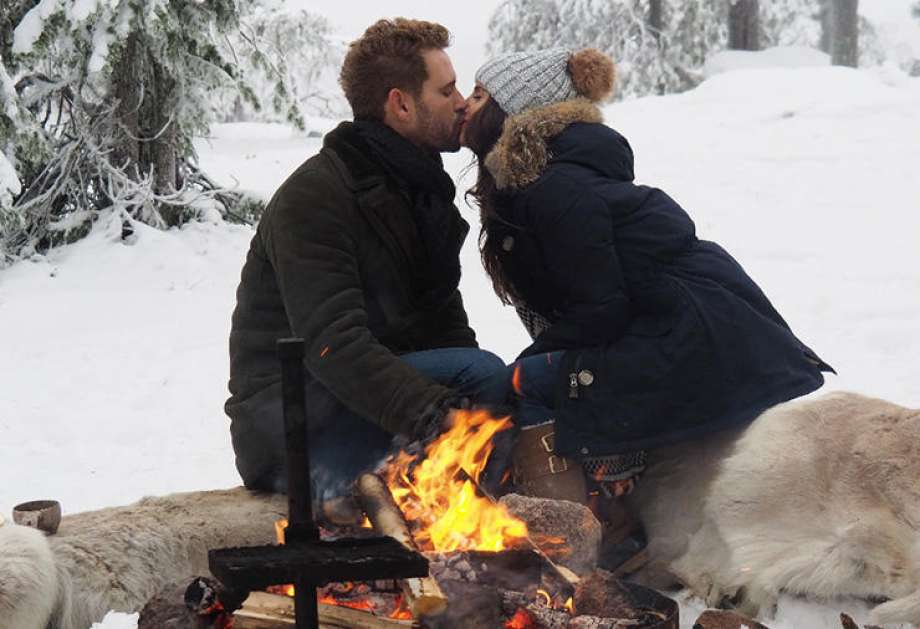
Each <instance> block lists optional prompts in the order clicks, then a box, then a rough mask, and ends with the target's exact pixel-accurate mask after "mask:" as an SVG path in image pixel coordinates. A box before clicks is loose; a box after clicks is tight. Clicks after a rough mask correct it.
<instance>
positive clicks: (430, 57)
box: [407, 49, 466, 152]
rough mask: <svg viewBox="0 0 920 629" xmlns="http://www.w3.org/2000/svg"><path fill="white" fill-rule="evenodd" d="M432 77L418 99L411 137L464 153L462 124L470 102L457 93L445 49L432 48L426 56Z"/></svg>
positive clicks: (425, 144)
mask: <svg viewBox="0 0 920 629" xmlns="http://www.w3.org/2000/svg"><path fill="white" fill-rule="evenodd" d="M422 58H423V59H424V60H425V68H426V69H427V71H428V78H427V79H426V80H425V82H424V83H423V84H422V92H421V94H419V95H418V97H417V98H415V99H414V100H415V120H414V124H413V125H412V128H411V129H410V130H409V133H407V135H409V134H411V136H412V137H411V138H410V139H411V140H413V141H414V142H415V143H416V144H418V145H419V146H422V147H424V148H427V149H430V150H433V151H439V152H453V151H458V150H460V123H461V122H462V121H463V116H464V113H465V112H466V101H465V100H463V96H461V95H460V92H459V91H458V90H457V75H456V74H455V73H454V66H453V65H452V64H451V62H450V57H448V56H447V53H446V52H444V51H443V50H438V49H429V50H426V51H425V52H423V53H422Z"/></svg>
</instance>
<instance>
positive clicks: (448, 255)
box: [354, 120, 470, 309]
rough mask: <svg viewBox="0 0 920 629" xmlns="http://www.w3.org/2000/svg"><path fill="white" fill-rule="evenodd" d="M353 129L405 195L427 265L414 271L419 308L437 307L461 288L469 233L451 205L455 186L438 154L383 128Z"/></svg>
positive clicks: (361, 125) (364, 125) (368, 124)
mask: <svg viewBox="0 0 920 629" xmlns="http://www.w3.org/2000/svg"><path fill="white" fill-rule="evenodd" d="M354 129H355V131H357V132H358V134H359V135H360V136H361V138H362V139H363V140H364V141H365V142H367V144H368V146H370V148H371V150H372V151H373V152H374V155H375V157H376V158H377V160H378V161H379V162H380V163H381V164H382V165H383V166H384V168H385V169H386V170H387V172H388V173H389V174H391V175H392V176H393V177H395V178H396V180H397V181H399V182H400V183H402V184H404V185H405V187H406V188H407V190H408V192H409V196H410V198H411V200H412V202H411V207H412V216H413V217H414V219H415V224H416V226H417V227H418V231H419V235H420V236H421V239H422V242H423V243H424V246H425V252H426V253H427V254H428V263H427V264H425V265H422V266H423V268H420V269H414V271H415V276H416V278H417V280H418V282H419V287H420V289H421V290H420V292H421V293H422V295H421V299H420V303H418V304H417V305H418V306H419V307H421V308H424V309H427V308H434V307H438V306H441V305H443V304H444V303H445V301H446V300H447V299H448V298H449V297H450V296H451V295H452V294H453V292H454V291H455V290H456V289H457V286H458V285H459V284H460V248H461V247H462V246H463V241H464V240H465V239H466V235H467V233H469V231H470V226H469V223H467V222H466V221H465V220H463V217H461V216H460V212H459V211H458V210H457V208H456V206H454V195H455V194H456V188H455V187H454V182H453V181H451V178H450V175H448V174H447V173H446V172H444V164H443V162H442V161H441V156H440V155H439V154H438V153H426V152H425V151H423V150H422V149H420V148H419V147H417V146H416V145H414V144H412V142H410V141H409V140H407V139H406V138H404V137H403V136H401V135H400V134H398V133H396V132H395V131H393V130H392V129H391V128H390V127H388V126H387V125H385V124H383V123H381V122H376V121H371V120H356V121H355V122H354Z"/></svg>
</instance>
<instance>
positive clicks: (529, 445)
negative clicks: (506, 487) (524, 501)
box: [511, 421, 588, 504]
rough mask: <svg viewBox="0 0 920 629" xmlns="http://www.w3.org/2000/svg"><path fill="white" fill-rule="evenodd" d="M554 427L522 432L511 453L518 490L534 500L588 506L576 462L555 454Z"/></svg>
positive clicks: (581, 472) (584, 485) (585, 491)
mask: <svg viewBox="0 0 920 629" xmlns="http://www.w3.org/2000/svg"><path fill="white" fill-rule="evenodd" d="M555 437H556V423H555V422H552V421H551V422H547V423H545V424H540V425H538V426H527V427H525V428H522V429H521V433H520V435H519V436H518V439H517V442H516V443H515V444H514V448H513V449H512V451H511V464H512V467H513V470H514V484H515V486H516V487H517V490H518V491H519V492H520V493H522V494H524V495H526V496H534V497H537V498H552V499H554V500H571V501H572V502H577V503H580V504H587V502H588V491H587V486H586V484H585V472H584V470H583V469H582V467H581V464H580V463H579V462H578V461H574V460H572V459H566V458H563V457H560V456H557V455H556V454H555Z"/></svg>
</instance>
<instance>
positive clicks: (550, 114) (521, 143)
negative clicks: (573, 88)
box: [485, 98, 604, 190]
mask: <svg viewBox="0 0 920 629" xmlns="http://www.w3.org/2000/svg"><path fill="white" fill-rule="evenodd" d="M603 119H604V117H603V115H602V114H601V110H600V109H598V107H597V106H596V105H594V104H593V103H591V102H590V101H588V100H586V99H582V98H579V99H575V100H568V101H563V102H561V103H554V104H552V105H545V106H543V107H535V108H533V109H528V110H526V111H522V112H521V113H519V114H517V115H516V116H511V117H509V118H508V119H507V120H505V124H504V126H503V128H502V134H501V136H500V137H499V139H498V142H496V143H495V147H494V148H493V149H492V150H491V151H489V154H488V155H486V158H485V166H486V168H487V169H488V170H489V172H490V173H492V176H493V177H495V185H496V186H497V187H498V189H499V190H509V189H511V190H514V189H519V188H523V187H525V186H527V185H529V184H532V183H533V182H534V181H536V180H537V179H539V178H540V175H542V174H543V172H544V171H545V170H546V166H547V164H548V163H549V160H550V158H551V157H552V156H551V155H550V151H549V146H548V144H549V141H550V140H551V139H552V138H554V137H556V136H557V135H559V134H560V133H562V130H563V129H565V128H566V127H567V126H569V125H570V124H572V123H575V122H594V123H598V122H603Z"/></svg>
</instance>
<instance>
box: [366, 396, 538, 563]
mask: <svg viewBox="0 0 920 629" xmlns="http://www.w3.org/2000/svg"><path fill="white" fill-rule="evenodd" d="M510 427H511V418H510V417H504V418H501V419H495V418H493V417H492V416H491V415H490V414H489V413H488V412H486V411H482V410H475V411H465V410H457V411H454V412H453V415H452V417H451V427H450V428H449V429H448V430H447V432H445V433H444V434H442V435H441V436H440V437H438V438H437V439H436V440H435V441H434V442H433V443H431V444H430V445H429V446H428V447H427V448H426V449H425V454H426V457H425V458H424V460H422V461H418V457H417V456H413V455H409V454H406V453H405V452H400V453H399V454H398V455H396V457H395V458H394V459H393V460H392V461H390V463H389V464H388V465H387V468H386V470H385V471H384V476H385V479H386V482H387V485H388V486H389V488H390V492H391V493H392V494H393V498H394V499H395V501H396V504H397V505H398V506H399V509H400V511H402V512H403V515H404V516H405V517H406V520H407V521H408V522H410V523H413V524H414V525H415V526H414V528H415V533H414V536H415V540H416V542H417V543H418V544H419V546H421V547H422V548H423V549H425V550H434V551H436V552H452V551H466V550H485V551H500V550H504V549H506V548H509V547H513V546H515V544H516V542H518V541H520V540H522V539H524V538H526V537H527V525H526V524H525V523H524V522H523V521H522V520H520V519H518V518H516V517H514V516H513V515H511V513H509V512H508V510H507V509H506V508H505V507H504V506H503V505H499V504H496V503H495V502H493V501H491V500H489V499H488V498H486V497H484V496H481V495H478V494H477V492H476V484H477V483H478V482H479V476H480V474H481V473H482V470H483V469H484V468H485V466H486V463H487V462H488V460H489V456H490V455H491V454H492V449H493V445H492V438H493V437H494V436H495V435H496V434H497V433H499V432H501V431H502V430H507V429H508V428H510ZM471 479H472V482H471Z"/></svg>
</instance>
